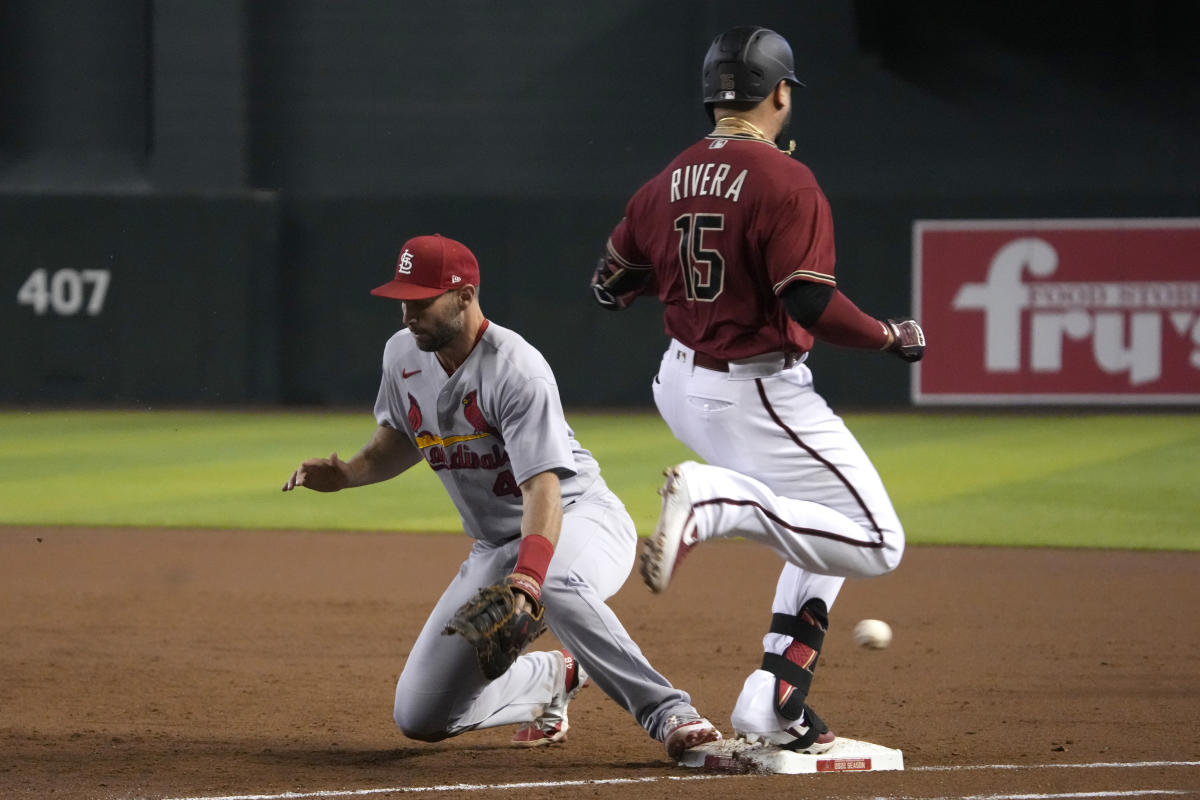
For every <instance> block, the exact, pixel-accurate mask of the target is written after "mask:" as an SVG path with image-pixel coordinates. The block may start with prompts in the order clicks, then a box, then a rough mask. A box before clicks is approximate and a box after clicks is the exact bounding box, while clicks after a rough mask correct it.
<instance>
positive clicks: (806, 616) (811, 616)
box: [762, 600, 829, 733]
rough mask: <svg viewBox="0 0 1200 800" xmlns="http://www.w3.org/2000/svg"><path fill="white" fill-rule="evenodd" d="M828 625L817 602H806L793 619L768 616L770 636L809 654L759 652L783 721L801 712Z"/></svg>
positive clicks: (823, 610) (776, 706) (777, 615)
mask: <svg viewBox="0 0 1200 800" xmlns="http://www.w3.org/2000/svg"><path fill="white" fill-rule="evenodd" d="M828 625H829V612H828V609H827V607H826V606H825V603H824V602H823V601H821V600H810V601H808V602H807V603H805V604H804V606H803V607H802V608H801V609H800V613H799V614H797V615H795V616H793V615H791V614H773V615H772V616H771V633H779V634H782V635H784V636H789V637H791V638H792V640H793V643H794V644H800V645H803V646H804V647H807V648H810V649H811V653H804V652H803V650H802V649H801V651H800V653H797V652H796V651H795V650H793V649H792V647H793V646H789V650H791V651H792V658H788V656H787V655H786V653H787V652H788V651H785V654H784V655H779V654H776V653H763V660H762V668H763V670H765V671H767V672H769V673H771V674H772V675H774V676H775V708H776V709H777V710H778V711H779V714H780V716H782V717H783V718H784V719H789V720H797V719H800V716H801V715H802V714H803V713H804V710H805V705H804V702H805V700H807V699H808V690H809V689H810V688H811V687H812V680H813V670H815V669H816V667H817V659H818V658H819V657H820V655H821V646H822V645H823V644H824V643H825V629H826V628H827V627H828ZM797 657H802V658H803V659H804V660H803V662H800V663H798V662H797V661H795V660H793V659H794V658H797ZM818 733H819V732H818Z"/></svg>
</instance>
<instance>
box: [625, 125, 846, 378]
mask: <svg viewBox="0 0 1200 800" xmlns="http://www.w3.org/2000/svg"><path fill="white" fill-rule="evenodd" d="M608 247H609V252H610V255H611V256H612V257H613V258H614V259H615V260H616V261H617V262H618V263H621V264H624V265H626V266H629V267H632V268H635V269H636V268H647V267H650V268H653V270H654V280H653V281H651V282H650V284H649V285H648V286H647V287H646V289H645V292H647V293H649V292H653V291H657V293H658V298H659V299H660V300H661V301H662V302H663V303H664V304H665V306H666V309H665V313H664V321H665V325H666V331H667V334H668V335H670V336H671V337H672V338H674V339H677V340H678V341H680V342H682V343H683V344H685V345H687V346H689V347H691V348H693V349H695V350H699V351H700V352H703V353H707V354H708V355H710V356H713V357H715V358H722V359H736V358H745V357H748V356H752V355H757V354H759V353H766V352H772V351H785V352H795V353H803V352H807V351H808V350H809V348H811V347H812V341H813V340H812V336H811V334H809V333H808V332H807V331H805V330H804V328H802V327H800V325H798V324H797V323H796V322H795V321H794V320H792V319H791V318H790V317H789V316H788V314H787V311H786V309H785V308H784V307H783V303H782V302H780V300H779V298H778V295H779V294H780V292H782V291H783V290H784V289H785V288H786V287H787V286H789V285H791V284H792V283H793V282H794V281H816V282H818V283H824V284H828V285H830V286H836V285H837V284H836V280H835V278H834V274H833V267H834V244H833V216H832V214H831V212H830V209H829V203H828V201H827V200H826V199H825V195H824V194H823V193H822V192H821V189H820V187H819V186H818V185H817V181H816V178H814V177H813V174H812V172H811V171H810V170H809V169H808V167H806V166H804V165H803V164H801V163H800V162H798V161H796V160H794V159H792V158H791V157H790V156H788V155H786V154H785V153H782V152H780V151H779V149H778V148H776V147H775V145H774V144H772V143H770V142H766V141H763V140H762V139H757V138H754V137H751V136H745V135H737V134H734V135H724V134H721V135H718V134H712V135H709V136H707V137H705V138H704V139H702V140H700V141H699V142H697V143H696V144H694V145H692V146H691V147H689V148H688V149H686V150H684V151H683V152H682V153H680V154H679V155H678V156H677V157H676V158H675V160H674V161H672V162H671V163H670V164H669V165H668V166H667V168H666V169H664V170H663V171H662V172H661V173H659V174H658V175H657V176H655V177H654V178H652V179H651V180H650V181H648V182H647V183H646V184H645V185H644V186H642V187H641V189H639V190H638V191H637V193H636V194H634V196H633V197H632V198H631V199H630V201H629V203H628V205H627V206H626V209H625V218H624V219H623V220H621V222H620V224H618V225H617V227H616V229H615V230H614V231H613V233H612V235H611V237H610V238H609V243H608Z"/></svg>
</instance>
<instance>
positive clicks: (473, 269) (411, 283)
mask: <svg viewBox="0 0 1200 800" xmlns="http://www.w3.org/2000/svg"><path fill="white" fill-rule="evenodd" d="M468 283H469V284H471V285H473V286H478V285H479V262H478V261H476V260H475V256H474V255H473V254H472V253H471V251H470V250H468V249H467V247H466V245H464V244H462V243H461V242H456V241H454V240H453V239H448V238H446V237H445V236H442V235H441V234H439V233H435V234H433V235H432V236H416V237H413V238H412V239H409V240H408V241H407V242H405V243H404V247H402V248H400V256H399V258H397V259H396V277H394V278H392V279H391V280H390V281H388V282H387V283H385V284H383V285H382V286H377V287H375V288H374V289H372V290H371V294H374V295H378V296H380V297H391V298H393V299H396V300H424V299H426V298H429V297H437V296H438V295H439V294H442V293H444V292H448V291H450V290H451V289H457V288H459V287H460V286H466V285H467V284H468Z"/></svg>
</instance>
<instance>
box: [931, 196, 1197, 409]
mask: <svg viewBox="0 0 1200 800" xmlns="http://www.w3.org/2000/svg"><path fill="white" fill-rule="evenodd" d="M1197 253H1200V219H1082V220H1021V221H1017V220H991V221H988V220H979V221H974V220H972V221H966V220H937V221H919V222H917V223H916V224H915V225H914V228H913V301H914V305H915V309H914V310H915V311H916V312H917V318H918V319H920V320H921V325H922V327H924V328H925V331H926V333H927V334H928V335H929V337H930V339H931V340H932V341H934V342H947V343H949V342H953V343H954V345H953V349H952V350H946V351H945V352H944V354H942V355H938V354H934V353H932V352H931V353H930V357H928V358H926V359H925V360H924V361H923V362H921V363H920V364H919V365H917V367H916V371H915V372H914V382H913V400H914V402H916V403H918V404H930V403H997V404H1011V405H1028V404H1035V403H1038V404H1040V403H1058V404H1068V403H1071V404H1074V403H1129V404H1133V403H1160V404H1168V403H1180V404H1191V403H1195V402H1197V401H1200V391H1198V389H1200V271H1198V270H1197V261H1196V254H1197ZM940 352H941V351H939V353H940Z"/></svg>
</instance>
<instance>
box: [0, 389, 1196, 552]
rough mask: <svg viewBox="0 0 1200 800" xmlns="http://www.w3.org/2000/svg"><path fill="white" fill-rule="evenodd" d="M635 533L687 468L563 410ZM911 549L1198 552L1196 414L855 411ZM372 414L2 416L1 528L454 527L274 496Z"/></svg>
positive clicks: (603, 418) (410, 488)
mask: <svg viewBox="0 0 1200 800" xmlns="http://www.w3.org/2000/svg"><path fill="white" fill-rule="evenodd" d="M569 416H570V417H571V421H572V423H573V424H574V426H575V429H576V435H577V437H578V439H579V440H580V442H581V443H582V444H583V445H584V446H585V447H587V448H588V449H590V450H592V452H593V453H595V454H596V457H597V458H598V459H599V461H600V464H601V467H602V469H603V472H604V475H605V478H606V480H607V481H608V483H609V485H610V486H611V487H612V488H613V489H614V490H615V491H616V492H617V494H619V495H620V496H621V498H622V499H623V500H624V501H625V503H626V505H627V506H628V507H629V510H630V513H631V514H633V517H634V520H635V522H636V523H637V525H638V530H639V531H640V532H641V533H643V534H646V533H648V532H649V531H650V530H651V529H652V528H653V526H654V521H655V519H656V517H657V514H658V497H657V495H656V493H655V489H656V488H657V486H658V485H659V483H660V481H661V471H662V468H663V467H664V466H666V465H668V464H671V463H674V462H676V461H680V460H682V459H685V458H688V457H690V453H689V451H688V450H687V449H686V448H684V447H683V446H682V445H680V444H679V443H678V442H677V441H675V439H674V438H673V437H672V436H671V435H670V433H669V432H668V431H667V429H666V427H665V426H664V425H663V423H662V422H661V421H660V420H659V419H658V417H657V416H655V415H653V414H650V413H646V414H628V415H624V414H622V415H617V414H580V413H575V414H570V415H569ZM846 419H847V422H848V424H849V425H850V427H851V429H852V430H854V431H855V433H856V434H857V436H858V438H859V440H860V441H861V442H862V444H863V446H864V447H865V448H866V450H867V452H868V453H869V454H870V455H871V458H872V460H873V461H874V462H875V465H876V467H878V469H879V471H880V473H881V474H882V475H883V477H884V481H885V483H886V484H887V485H888V488H889V490H890V492H891V494H892V498H893V500H894V502H895V504H896V507H897V509H898V511H899V512H900V516H901V519H902V520H903V521H904V524H905V528H906V530H907V533H908V538H909V541H910V542H913V543H938V544H988V545H996V544H999V545H1038V546H1068V547H1106V548H1133V549H1164V550H1200V535H1198V531H1200V499H1198V497H1200V491H1198V489H1197V485H1198V484H1200V415H1196V414H1172V413H1155V414H1142V415H1139V414H1080V415H1072V416H1067V415H1065V414H1030V415H1024V416H1018V415H1015V414H1003V415H985V414H955V413H894V414H868V413H860V414H850V415H847V417H846ZM373 428H374V421H373V420H372V418H371V416H370V415H369V414H368V413H360V414H345V413H333V412H330V413H320V412H304V413H301V412H279V413H267V412H224V411H222V412H208V411H204V412H201V411H194V412H187V411H55V412H27V411H7V412H0V523H8V524H46V525H51V524H73V525H147V526H149V525H165V526H187V527H193V526H199V527H219V528H287V529H346V530H356V529H357V530H408V531H444V530H458V528H459V523H458V515H457V513H456V512H455V511H454V508H453V506H452V505H451V504H450V502H449V500H448V499H447V498H446V495H445V493H444V492H443V491H442V489H441V485H440V482H439V481H438V480H437V478H436V477H435V476H434V474H433V473H432V471H430V470H428V469H425V468H424V467H421V466H419V465H418V467H417V468H415V469H413V470H411V471H410V472H409V473H408V474H405V475H403V476H401V477H400V478H398V479H397V480H394V481H391V482H388V483H385V484H380V485H376V486H370V487H364V488H361V489H355V490H353V491H349V492H342V493H339V494H333V495H324V494H318V493H316V492H308V491H298V492H292V493H286V494H285V493H283V492H281V491H280V486H281V485H282V484H283V482H284V480H285V479H286V478H287V477H288V475H289V474H290V473H291V470H292V469H293V468H294V467H295V465H296V464H298V463H299V462H300V461H301V460H303V459H304V458H307V457H310V456H317V455H328V454H329V453H330V452H331V451H333V450H337V452H338V453H339V455H341V456H343V457H349V456H350V455H352V454H353V453H354V452H355V451H356V450H357V449H358V448H359V447H360V446H361V445H362V444H363V442H365V441H366V440H367V438H368V437H369V436H370V434H371V431H372V430H373Z"/></svg>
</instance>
